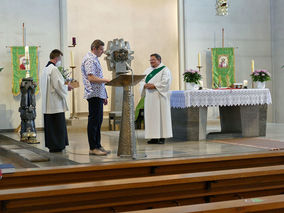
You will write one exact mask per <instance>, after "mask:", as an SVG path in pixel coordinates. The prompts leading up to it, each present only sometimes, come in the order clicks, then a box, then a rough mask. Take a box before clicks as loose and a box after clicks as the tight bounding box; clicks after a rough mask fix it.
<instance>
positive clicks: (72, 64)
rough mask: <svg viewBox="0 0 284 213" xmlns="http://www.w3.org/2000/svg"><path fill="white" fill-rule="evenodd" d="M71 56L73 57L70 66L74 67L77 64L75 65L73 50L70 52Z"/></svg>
mask: <svg viewBox="0 0 284 213" xmlns="http://www.w3.org/2000/svg"><path fill="white" fill-rule="evenodd" d="M70 58H71V61H70V64H71V65H70V66H72V67H74V66H75V65H74V55H73V52H72V51H71V52H70Z"/></svg>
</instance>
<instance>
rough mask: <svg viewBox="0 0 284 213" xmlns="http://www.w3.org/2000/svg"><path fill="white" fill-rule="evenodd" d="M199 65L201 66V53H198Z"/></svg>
mask: <svg viewBox="0 0 284 213" xmlns="http://www.w3.org/2000/svg"><path fill="white" fill-rule="evenodd" d="M198 66H201V54H200V53H198Z"/></svg>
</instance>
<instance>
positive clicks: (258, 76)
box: [250, 70, 271, 82]
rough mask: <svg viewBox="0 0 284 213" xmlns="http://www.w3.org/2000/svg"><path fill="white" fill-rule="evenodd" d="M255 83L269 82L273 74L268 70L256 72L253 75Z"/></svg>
mask: <svg viewBox="0 0 284 213" xmlns="http://www.w3.org/2000/svg"><path fill="white" fill-rule="evenodd" d="M250 76H251V78H252V80H253V81H260V82H264V81H269V80H271V74H270V73H269V72H268V71H267V70H255V71H254V72H253V73H252V74H251V75H250Z"/></svg>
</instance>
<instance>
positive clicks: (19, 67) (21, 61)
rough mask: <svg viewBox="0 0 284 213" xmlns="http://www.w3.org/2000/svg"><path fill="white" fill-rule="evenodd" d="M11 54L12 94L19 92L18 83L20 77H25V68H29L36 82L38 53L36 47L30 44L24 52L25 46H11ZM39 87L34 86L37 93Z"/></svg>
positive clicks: (19, 82)
mask: <svg viewBox="0 0 284 213" xmlns="http://www.w3.org/2000/svg"><path fill="white" fill-rule="evenodd" d="M11 54H12V71H13V80H12V93H13V95H14V96H17V95H19V94H20V84H21V81H22V78H25V77H26V70H27V69H29V70H30V77H32V78H33V80H34V82H35V83H36V84H38V54H37V47H34V46H30V47H29V48H28V51H26V52H25V47H23V46H15V47H11ZM38 92H39V87H38V86H37V87H36V93H35V94H38Z"/></svg>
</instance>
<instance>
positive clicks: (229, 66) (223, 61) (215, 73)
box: [211, 47, 235, 88]
mask: <svg viewBox="0 0 284 213" xmlns="http://www.w3.org/2000/svg"><path fill="white" fill-rule="evenodd" d="M211 57H212V88H218V87H229V86H231V85H232V84H233V83H235V56H234V48H231V47H230V48H212V49H211Z"/></svg>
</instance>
